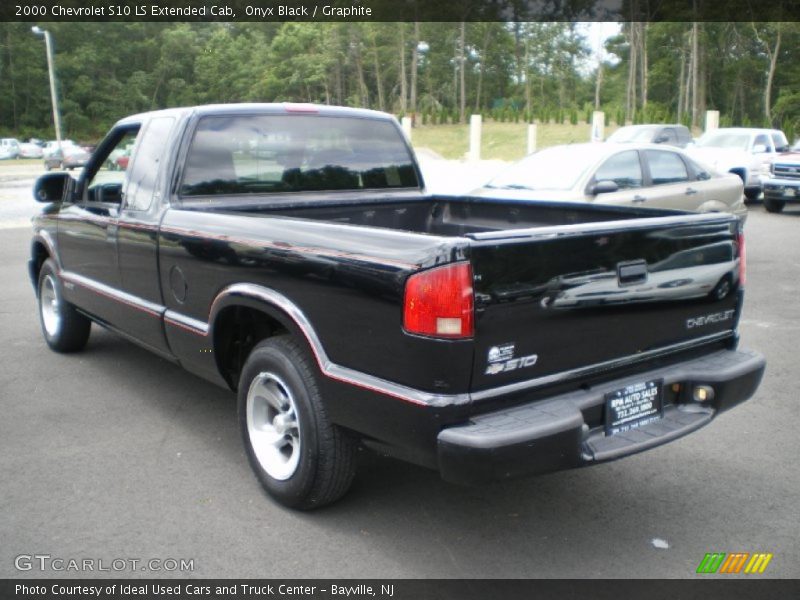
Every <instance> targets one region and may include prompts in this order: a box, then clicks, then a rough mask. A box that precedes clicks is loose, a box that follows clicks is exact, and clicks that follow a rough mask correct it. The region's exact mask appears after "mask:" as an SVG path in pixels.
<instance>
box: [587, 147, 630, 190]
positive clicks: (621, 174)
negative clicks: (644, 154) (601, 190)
mask: <svg viewBox="0 0 800 600" xmlns="http://www.w3.org/2000/svg"><path fill="white" fill-rule="evenodd" d="M594 178H595V181H608V180H610V181H613V182H614V183H616V184H617V185H618V186H619V189H621V190H627V189H633V188H640V187H642V165H641V163H640V162H639V153H638V152H637V151H636V150H626V151H625V152H620V153H619V154H615V155H614V156H612V157H611V158H609V159H608V160H606V162H604V163H603V164H602V165H601V166H600V168H599V169H597V172H596V173H595V175H594Z"/></svg>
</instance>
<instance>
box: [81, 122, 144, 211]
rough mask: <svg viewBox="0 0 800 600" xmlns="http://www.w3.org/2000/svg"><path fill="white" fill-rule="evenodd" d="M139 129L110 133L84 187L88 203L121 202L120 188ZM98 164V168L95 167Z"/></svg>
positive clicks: (133, 128)
mask: <svg viewBox="0 0 800 600" xmlns="http://www.w3.org/2000/svg"><path fill="white" fill-rule="evenodd" d="M138 134H139V127H138V126H136V127H132V128H126V129H120V130H118V131H114V132H112V133H111V134H110V135H111V138H110V140H111V142H110V144H109V145H108V146H106V148H107V152H106V154H105V156H99V157H98V158H99V162H95V163H94V164H95V165H96V166H95V169H96V170H95V172H94V173H93V174H90V179H89V182H88V185H87V186H86V196H85V197H86V199H87V200H88V201H89V202H95V201H96V202H121V201H122V186H123V183H124V182H125V172H126V170H127V168H128V162H129V161H130V156H131V153H132V152H133V146H134V144H135V142H136V136H137V135H138ZM98 164H99V166H97V165H98Z"/></svg>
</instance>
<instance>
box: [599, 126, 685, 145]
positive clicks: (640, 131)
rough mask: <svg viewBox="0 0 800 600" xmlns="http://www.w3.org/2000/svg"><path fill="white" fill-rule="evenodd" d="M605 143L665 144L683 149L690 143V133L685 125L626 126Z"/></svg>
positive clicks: (609, 137)
mask: <svg viewBox="0 0 800 600" xmlns="http://www.w3.org/2000/svg"><path fill="white" fill-rule="evenodd" d="M606 141H607V142H614V143H616V144H630V143H635V144H666V145H668V146H677V147H678V148H685V147H686V145H687V144H688V143H690V142H691V141H692V132H691V131H689V128H688V127H686V126H685V125H680V124H671V125H626V126H625V127H620V128H619V129H617V130H616V131H615V132H614V133H612V134H611V135H610V136H608V139H607V140H606Z"/></svg>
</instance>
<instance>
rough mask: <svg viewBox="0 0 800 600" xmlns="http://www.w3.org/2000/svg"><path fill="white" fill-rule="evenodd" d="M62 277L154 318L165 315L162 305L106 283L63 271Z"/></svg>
mask: <svg viewBox="0 0 800 600" xmlns="http://www.w3.org/2000/svg"><path fill="white" fill-rule="evenodd" d="M60 276H61V277H62V278H63V279H65V280H67V281H69V282H71V283H76V284H78V285H79V286H81V287H84V288H87V289H89V290H91V291H93V292H96V293H98V294H100V295H101V296H106V297H108V298H111V299H112V300H116V301H118V302H122V303H123V304H127V305H128V306H131V307H133V308H136V309H138V310H141V311H143V312H146V313H148V314H151V315H153V316H156V317H160V316H161V315H162V314H163V313H164V307H163V306H161V305H160V304H156V303H155V302H150V301H149V300H145V299H143V298H139V297H138V296H134V295H133V294H129V293H127V292H123V291H121V290H118V289H117V288H113V287H111V286H110V285H106V284H105V283H100V282H99V281H95V280H94V279H89V278H88V277H84V276H83V275H78V274H77V273H72V272H70V271H61V273H60Z"/></svg>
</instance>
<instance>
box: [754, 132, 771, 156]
mask: <svg viewBox="0 0 800 600" xmlns="http://www.w3.org/2000/svg"><path fill="white" fill-rule="evenodd" d="M756 146H764V147H765V148H766V149H767V152H771V150H770V148H771V146H770V143H769V136H768V135H766V134H764V133H760V134H759V135H757V136H756V139H755V140H753V151H754V152H755V148H756Z"/></svg>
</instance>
